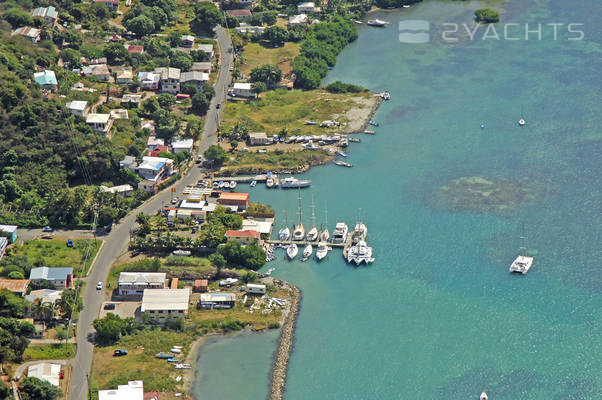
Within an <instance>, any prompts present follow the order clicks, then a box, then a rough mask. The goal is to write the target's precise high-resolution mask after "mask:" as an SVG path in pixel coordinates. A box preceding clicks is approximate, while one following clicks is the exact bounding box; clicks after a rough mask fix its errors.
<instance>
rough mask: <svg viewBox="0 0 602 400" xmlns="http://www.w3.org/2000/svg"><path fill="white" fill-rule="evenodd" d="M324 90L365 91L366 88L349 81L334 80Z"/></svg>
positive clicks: (339, 91)
mask: <svg viewBox="0 0 602 400" xmlns="http://www.w3.org/2000/svg"><path fill="white" fill-rule="evenodd" d="M326 90H328V91H329V92H330V93H360V92H365V91H366V90H367V89H366V88H363V87H361V86H357V85H353V84H351V83H343V82H341V81H336V82H333V83H331V84H329V85H328V86H326Z"/></svg>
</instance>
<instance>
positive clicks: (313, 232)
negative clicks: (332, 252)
mask: <svg viewBox="0 0 602 400" xmlns="http://www.w3.org/2000/svg"><path fill="white" fill-rule="evenodd" d="M311 221H312V228H311V229H310V230H309V232H307V240H308V241H310V242H315V241H316V240H317V239H318V228H317V227H316V212H315V206H314V196H313V194H312V195H311Z"/></svg>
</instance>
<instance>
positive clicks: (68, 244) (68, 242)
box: [67, 239, 73, 247]
mask: <svg viewBox="0 0 602 400" xmlns="http://www.w3.org/2000/svg"><path fill="white" fill-rule="evenodd" d="M67 247H73V240H71V239H67Z"/></svg>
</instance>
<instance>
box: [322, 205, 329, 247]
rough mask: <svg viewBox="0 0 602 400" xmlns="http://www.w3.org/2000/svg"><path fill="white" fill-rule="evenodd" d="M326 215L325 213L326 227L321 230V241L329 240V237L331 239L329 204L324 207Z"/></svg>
mask: <svg viewBox="0 0 602 400" xmlns="http://www.w3.org/2000/svg"><path fill="white" fill-rule="evenodd" d="M324 215H325V218H324V219H325V222H324V226H325V227H326V228H324V229H323V230H322V232H320V241H321V242H328V239H330V232H328V206H326V207H325V208H324Z"/></svg>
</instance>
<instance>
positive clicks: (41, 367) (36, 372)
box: [27, 363, 61, 387]
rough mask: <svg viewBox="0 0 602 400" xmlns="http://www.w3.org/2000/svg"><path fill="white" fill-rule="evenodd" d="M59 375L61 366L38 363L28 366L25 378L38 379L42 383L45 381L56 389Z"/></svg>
mask: <svg viewBox="0 0 602 400" xmlns="http://www.w3.org/2000/svg"><path fill="white" fill-rule="evenodd" d="M60 373H61V364H51V363H40V364H35V365H30V366H29V368H28V369H27V377H28V378H38V379H40V380H42V381H46V382H48V383H50V384H52V385H54V386H56V387H58V386H59V382H60V377H59V375H60Z"/></svg>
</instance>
